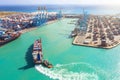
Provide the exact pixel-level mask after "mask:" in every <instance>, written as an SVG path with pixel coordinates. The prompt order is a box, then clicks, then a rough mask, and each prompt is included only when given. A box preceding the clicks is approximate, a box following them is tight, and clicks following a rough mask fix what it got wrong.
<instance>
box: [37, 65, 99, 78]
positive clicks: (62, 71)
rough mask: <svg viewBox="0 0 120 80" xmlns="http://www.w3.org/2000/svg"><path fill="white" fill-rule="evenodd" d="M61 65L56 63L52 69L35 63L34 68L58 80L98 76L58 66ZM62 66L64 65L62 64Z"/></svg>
mask: <svg viewBox="0 0 120 80" xmlns="http://www.w3.org/2000/svg"><path fill="white" fill-rule="evenodd" d="M60 66H61V65H57V66H55V67H54V69H48V68H45V67H43V66H41V65H36V66H35V68H36V69H37V70H38V71H39V72H40V73H42V74H44V75H46V76H49V77H50V78H51V79H58V80H98V76H97V74H95V73H85V72H73V71H68V70H67V69H66V68H63V67H62V68H59V67H60ZM62 66H64V65H62Z"/></svg>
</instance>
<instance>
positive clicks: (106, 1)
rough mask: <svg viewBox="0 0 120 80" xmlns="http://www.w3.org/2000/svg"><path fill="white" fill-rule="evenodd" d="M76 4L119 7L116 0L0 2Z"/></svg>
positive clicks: (9, 1) (14, 0)
mask: <svg viewBox="0 0 120 80" xmlns="http://www.w3.org/2000/svg"><path fill="white" fill-rule="evenodd" d="M38 4H77V5H120V1H118V0H0V5H38Z"/></svg>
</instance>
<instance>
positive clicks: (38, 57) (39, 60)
mask: <svg viewBox="0 0 120 80" xmlns="http://www.w3.org/2000/svg"><path fill="white" fill-rule="evenodd" d="M32 55H33V60H34V63H35V64H41V65H43V66H44V67H47V68H52V67H53V66H52V64H50V63H49V62H48V61H47V60H43V53H42V41H41V39H38V40H36V41H35V42H34V45H33V53H32Z"/></svg>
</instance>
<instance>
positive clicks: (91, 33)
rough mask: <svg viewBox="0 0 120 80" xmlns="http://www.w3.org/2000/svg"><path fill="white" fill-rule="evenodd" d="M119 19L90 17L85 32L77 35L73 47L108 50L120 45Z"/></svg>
mask: <svg viewBox="0 0 120 80" xmlns="http://www.w3.org/2000/svg"><path fill="white" fill-rule="evenodd" d="M119 26H120V24H119V19H118V18H115V17H112V16H107V17H106V16H90V18H89V19H88V23H87V30H86V32H85V33H84V34H83V35H81V33H78V34H77V36H76V37H75V38H74V40H73V43H72V44H74V45H79V46H89V47H96V48H105V49H110V48H113V47H116V46H118V45H119V44H120V28H119Z"/></svg>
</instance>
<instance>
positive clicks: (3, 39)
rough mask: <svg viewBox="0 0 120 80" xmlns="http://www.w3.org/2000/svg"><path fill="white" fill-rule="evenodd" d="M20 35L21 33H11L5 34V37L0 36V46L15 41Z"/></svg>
mask: <svg viewBox="0 0 120 80" xmlns="http://www.w3.org/2000/svg"><path fill="white" fill-rule="evenodd" d="M8 34H9V35H8ZM20 35H21V33H19V32H12V33H7V35H6V34H5V35H2V36H0V46H2V45H4V44H7V43H9V42H11V41H13V40H15V39H17V38H18V37H20Z"/></svg>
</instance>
